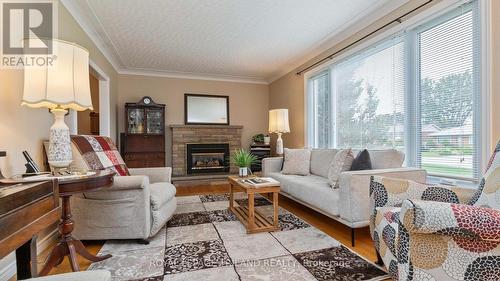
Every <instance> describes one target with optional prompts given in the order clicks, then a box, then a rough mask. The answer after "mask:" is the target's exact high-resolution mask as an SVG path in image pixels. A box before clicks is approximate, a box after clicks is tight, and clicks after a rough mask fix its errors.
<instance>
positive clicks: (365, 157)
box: [351, 149, 372, 171]
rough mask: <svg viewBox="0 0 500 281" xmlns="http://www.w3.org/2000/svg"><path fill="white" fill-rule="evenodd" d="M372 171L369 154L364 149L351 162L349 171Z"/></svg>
mask: <svg viewBox="0 0 500 281" xmlns="http://www.w3.org/2000/svg"><path fill="white" fill-rule="evenodd" d="M371 169H372V160H371V159H370V153H369V152H368V150H366V149H364V150H363V151H360V152H359V153H358V155H357V156H356V158H354V161H352V166H351V171H360V170H371Z"/></svg>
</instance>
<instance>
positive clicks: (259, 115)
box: [118, 75, 269, 165]
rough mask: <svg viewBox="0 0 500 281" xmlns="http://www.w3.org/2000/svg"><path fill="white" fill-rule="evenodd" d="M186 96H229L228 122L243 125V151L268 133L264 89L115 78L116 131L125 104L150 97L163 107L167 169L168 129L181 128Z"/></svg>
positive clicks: (266, 90)
mask: <svg viewBox="0 0 500 281" xmlns="http://www.w3.org/2000/svg"><path fill="white" fill-rule="evenodd" d="M185 93H195V94H210V95H227V96H229V112H230V116H229V117H230V122H231V125H243V135H242V145H243V147H244V148H249V146H250V143H251V138H252V136H253V135H255V134H258V133H265V132H267V120H268V108H269V106H268V101H269V88H268V86H267V85H261V84H245V83H233V82H221V81H208V80H191V79H175V78H164V77H151V76H139V75H119V77H118V121H119V126H118V127H119V131H120V132H124V130H125V120H124V118H125V112H124V106H125V103H126V102H138V101H139V100H140V99H141V98H142V97H143V96H150V97H152V98H153V100H154V101H155V102H156V103H162V104H165V105H166V113H165V118H166V125H167V128H166V133H167V136H166V147H167V165H170V163H171V160H172V159H171V158H172V156H171V150H172V144H171V138H172V135H171V131H170V128H168V125H170V124H184V94H185Z"/></svg>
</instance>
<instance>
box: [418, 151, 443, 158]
mask: <svg viewBox="0 0 500 281" xmlns="http://www.w3.org/2000/svg"><path fill="white" fill-rule="evenodd" d="M422 156H423V157H439V156H442V155H441V154H439V152H437V151H423V152H422Z"/></svg>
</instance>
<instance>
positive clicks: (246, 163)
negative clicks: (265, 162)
mask: <svg viewBox="0 0 500 281" xmlns="http://www.w3.org/2000/svg"><path fill="white" fill-rule="evenodd" d="M231 162H232V163H233V164H234V165H236V166H238V167H239V168H240V170H239V176H240V177H246V176H248V169H249V168H250V166H252V164H254V163H255V162H257V156H255V155H253V154H252V153H250V152H248V151H246V150H244V149H237V150H235V151H234V153H233V155H231Z"/></svg>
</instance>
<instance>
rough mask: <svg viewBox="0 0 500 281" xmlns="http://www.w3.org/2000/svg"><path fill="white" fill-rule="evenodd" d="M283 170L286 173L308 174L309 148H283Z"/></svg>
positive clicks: (309, 163) (309, 162) (309, 165)
mask: <svg viewBox="0 0 500 281" xmlns="http://www.w3.org/2000/svg"><path fill="white" fill-rule="evenodd" d="M283 155H284V158H285V160H284V162H283V170H281V172H282V173H283V174H287V175H301V176H307V175H309V170H310V167H311V150H309V149H288V148H285V153H284V154H283Z"/></svg>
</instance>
